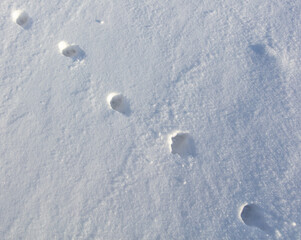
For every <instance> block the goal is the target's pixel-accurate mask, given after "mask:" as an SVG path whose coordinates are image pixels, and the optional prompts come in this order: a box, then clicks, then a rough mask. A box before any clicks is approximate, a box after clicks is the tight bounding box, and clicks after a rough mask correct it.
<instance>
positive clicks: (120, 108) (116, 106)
mask: <svg viewBox="0 0 301 240" xmlns="http://www.w3.org/2000/svg"><path fill="white" fill-rule="evenodd" d="M107 101H108V103H109V105H110V107H111V108H112V109H113V110H115V111H117V112H120V113H121V114H123V115H125V116H130V115H131V108H130V104H129V102H128V100H127V99H126V97H125V96H123V95H122V94H120V93H111V94H109V96H108V98H107Z"/></svg>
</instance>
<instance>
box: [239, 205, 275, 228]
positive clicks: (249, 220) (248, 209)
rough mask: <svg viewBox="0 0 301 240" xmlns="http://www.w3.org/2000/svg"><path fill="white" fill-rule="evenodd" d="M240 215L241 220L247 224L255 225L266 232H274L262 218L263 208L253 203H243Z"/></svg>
mask: <svg viewBox="0 0 301 240" xmlns="http://www.w3.org/2000/svg"><path fill="white" fill-rule="evenodd" d="M240 216H241V219H242V220H243V222H244V223H245V224H246V225H248V226H251V227H257V228H259V229H261V230H262V231H264V232H266V233H268V234H273V233H274V232H275V231H274V229H273V228H272V227H270V226H269V225H268V224H267V222H266V220H265V218H264V210H263V209H262V208H261V207H259V206H257V205H255V204H247V205H245V206H244V207H243V209H242V211H241V214H240Z"/></svg>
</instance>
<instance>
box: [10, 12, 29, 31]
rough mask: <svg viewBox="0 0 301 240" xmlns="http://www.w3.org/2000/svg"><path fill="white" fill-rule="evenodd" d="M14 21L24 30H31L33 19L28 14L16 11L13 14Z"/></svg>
mask: <svg viewBox="0 0 301 240" xmlns="http://www.w3.org/2000/svg"><path fill="white" fill-rule="evenodd" d="M12 19H13V21H14V22H15V23H16V24H18V25H19V26H20V27H22V28H24V29H29V28H30V27H31V24H32V19H31V18H30V17H29V15H28V13H27V12H25V11H23V10H16V11H14V12H13V13H12Z"/></svg>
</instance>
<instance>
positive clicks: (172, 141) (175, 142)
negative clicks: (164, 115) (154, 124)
mask: <svg viewBox="0 0 301 240" xmlns="http://www.w3.org/2000/svg"><path fill="white" fill-rule="evenodd" d="M169 145H170V152H171V153H173V154H179V155H180V156H181V157H184V156H188V155H192V156H194V155H195V148H194V142H193V139H192V137H191V136H190V135H189V133H185V132H175V133H173V134H171V135H170V136H169Z"/></svg>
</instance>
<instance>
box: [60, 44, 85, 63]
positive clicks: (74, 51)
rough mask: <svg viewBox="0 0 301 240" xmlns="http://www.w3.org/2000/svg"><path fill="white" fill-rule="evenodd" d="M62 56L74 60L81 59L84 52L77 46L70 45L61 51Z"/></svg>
mask: <svg viewBox="0 0 301 240" xmlns="http://www.w3.org/2000/svg"><path fill="white" fill-rule="evenodd" d="M62 54H63V55H64V56H65V57H70V58H72V59H74V60H77V59H83V58H84V57H85V55H86V54H85V52H84V51H83V50H82V49H81V48H80V47H79V46H78V45H70V46H68V47H66V48H64V49H63V50H62Z"/></svg>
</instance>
